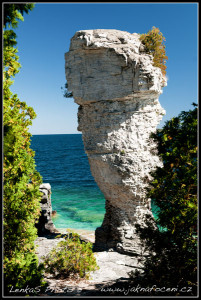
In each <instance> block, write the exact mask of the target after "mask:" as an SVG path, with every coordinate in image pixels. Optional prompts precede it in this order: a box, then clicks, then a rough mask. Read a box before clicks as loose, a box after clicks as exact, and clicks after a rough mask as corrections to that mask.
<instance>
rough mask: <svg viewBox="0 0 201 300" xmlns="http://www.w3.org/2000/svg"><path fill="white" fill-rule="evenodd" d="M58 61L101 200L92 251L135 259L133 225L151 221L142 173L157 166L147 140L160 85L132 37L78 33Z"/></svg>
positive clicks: (157, 113)
mask: <svg viewBox="0 0 201 300" xmlns="http://www.w3.org/2000/svg"><path fill="white" fill-rule="evenodd" d="M65 59H66V65H65V68H66V79H67V82H68V88H69V90H71V91H72V92H73V97H74V99H75V102H76V103H77V104H79V110H78V123H79V126H78V130H79V131H82V137H83V142H84V147H85V152H86V153H87V155H88V160H89V164H90V168H91V172H92V175H93V176H94V178H95V180H96V182H97V184H98V186H99V187H100V189H101V191H102V192H103V194H104V196H105V199H106V214H105V217H104V220H103V224H102V226H101V227H100V228H97V230H96V241H95V245H96V247H97V249H108V248H115V249H116V250H117V251H119V252H123V253H132V254H139V253H141V252H142V248H143V243H142V241H140V239H139V237H138V236H137V234H136V229H135V224H142V225H143V224H144V219H145V217H146V215H152V213H151V208H150V199H147V197H146V191H145V188H146V186H147V184H148V182H149V181H150V179H151V177H150V171H153V170H154V169H155V168H156V167H157V166H161V165H162V162H161V161H160V159H159V157H158V156H157V153H156V145H155V144H154V142H153V140H152V139H151V138H150V134H151V133H152V132H155V130H156V126H157V125H158V123H159V122H160V120H161V119H162V116H163V115H164V114H165V111H164V110H163V108H162V107H161V105H160V103H159V101H158V97H159V95H160V94H161V93H162V87H163V86H165V85H166V79H165V78H164V77H163V75H162V73H161V70H160V69H159V68H157V67H154V66H153V58H152V57H151V56H150V55H148V54H146V53H144V52H143V45H142V43H141V42H140V40H139V35H138V34H136V33H134V34H130V33H128V32H124V31H118V30H84V31H78V32H76V34H75V35H74V37H73V38H72V39H71V45H70V50H69V52H67V53H66V54H65Z"/></svg>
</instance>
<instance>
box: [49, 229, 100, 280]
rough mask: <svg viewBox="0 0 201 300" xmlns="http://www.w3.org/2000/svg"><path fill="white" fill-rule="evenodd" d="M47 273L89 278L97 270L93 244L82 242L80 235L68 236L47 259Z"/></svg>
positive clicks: (58, 275)
mask: <svg viewBox="0 0 201 300" xmlns="http://www.w3.org/2000/svg"><path fill="white" fill-rule="evenodd" d="M44 266H45V270H46V272H49V273H51V274H54V275H56V276H57V277H65V278H66V277H76V275H78V276H79V277H80V278H86V279H88V278H89V272H90V271H94V270H96V269H97V268H98V267H97V264H96V259H95V257H94V254H93V251H92V243H85V242H81V240H80V238H79V235H78V234H76V233H72V234H70V235H66V237H65V240H64V241H61V242H59V243H58V244H57V246H56V247H55V248H54V249H53V250H52V251H51V252H50V253H49V254H48V255H47V257H45V259H44Z"/></svg>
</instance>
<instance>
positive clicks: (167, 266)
mask: <svg viewBox="0 0 201 300" xmlns="http://www.w3.org/2000/svg"><path fill="white" fill-rule="evenodd" d="M193 105H194V106H195V108H194V109H193V110H190V111H187V112H185V111H183V112H181V113H180V114H179V116H178V117H175V118H173V119H171V120H170V121H168V122H166V124H165V126H164V127H163V129H162V130H160V131H157V133H156V134H154V135H153V139H154V140H155V141H156V142H157V144H158V152H159V155H160V157H161V159H162V160H163V164H164V166H163V168H157V170H156V171H155V172H153V173H152V176H153V181H152V182H151V184H150V187H149V189H148V197H150V198H151V199H152V201H154V203H155V205H156V206H157V207H158V208H159V213H158V218H157V220H156V223H157V225H158V227H159V228H160V227H163V228H165V230H162V231H161V230H160V231H159V230H156V229H155V228H154V226H153V225H152V224H151V222H150V221H149V220H147V226H148V227H147V228H146V229H142V228H139V227H138V232H139V234H140V235H141V238H143V239H144V240H145V241H146V247H147V249H149V251H150V252H151V253H152V255H150V257H149V258H148V259H147V260H146V263H145V276H144V277H143V282H144V283H145V282H149V284H151V283H153V284H156V285H158V286H161V287H162V286H166V287H173V286H178V287H179V288H182V287H187V286H190V287H192V292H191V294H189V293H188V295H195V294H196V286H197V107H196V106H197V105H196V104H194V103H193ZM178 295H184V293H181V294H178Z"/></svg>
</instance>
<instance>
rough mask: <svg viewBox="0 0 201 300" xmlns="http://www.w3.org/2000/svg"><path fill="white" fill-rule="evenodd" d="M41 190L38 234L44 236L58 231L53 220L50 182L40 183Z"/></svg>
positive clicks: (37, 225)
mask: <svg viewBox="0 0 201 300" xmlns="http://www.w3.org/2000/svg"><path fill="white" fill-rule="evenodd" d="M39 190H40V191H41V193H42V196H41V202H40V205H41V215H40V218H39V220H38V223H37V224H36V228H37V229H38V235H39V236H44V235H47V234H51V233H56V232H57V230H56V227H55V225H54V224H53V222H52V202H51V186H50V184H49V183H43V184H41V185H40V188H39Z"/></svg>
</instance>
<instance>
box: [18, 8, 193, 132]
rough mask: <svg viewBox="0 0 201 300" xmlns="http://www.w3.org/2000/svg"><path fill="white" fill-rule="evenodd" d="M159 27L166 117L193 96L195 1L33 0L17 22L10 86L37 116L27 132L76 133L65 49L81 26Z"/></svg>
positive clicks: (140, 30)
mask: <svg viewBox="0 0 201 300" xmlns="http://www.w3.org/2000/svg"><path fill="white" fill-rule="evenodd" d="M152 26H155V27H158V28H159V29H160V31H161V32H162V33H163V35H164V36H165V38H166V43H165V44H166V53H167V56H168V61H167V77H168V85H167V87H165V88H164V89H163V94H162V95H160V97H159V101H160V103H161V105H162V107H163V108H164V109H165V110H166V116H164V117H163V120H162V121H161V123H160V126H159V127H160V128H161V127H162V126H163V125H164V122H165V121H166V120H169V119H170V118H172V117H173V116H176V115H178V114H179V113H180V112H181V111H182V110H189V109H191V108H192V105H191V103H192V102H197V94H198V91H197V89H198V88H197V77H198V74H197V72H198V58H197V54H198V4H197V3H192V2H189V3H161V4H160V3H115V2H113V3H37V4H36V5H35V8H34V9H33V11H31V12H30V13H29V15H25V16H24V22H21V21H20V22H19V26H18V28H17V29H16V30H15V32H16V33H17V41H18V50H19V53H18V55H19V57H20V63H21V65H22V68H21V70H20V73H18V74H17V75H16V77H15V82H14V85H13V86H12V91H13V92H15V93H17V94H18V96H19V98H20V100H21V101H26V102H27V104H28V105H30V106H32V107H33V108H34V109H35V111H36V113H37V118H36V119H35V120H34V121H33V125H32V126H31V127H30V132H31V133H32V134H66V133H78V131H77V110H78V105H77V104H75V103H74V100H73V99H66V98H64V97H63V95H62V90H61V87H62V86H64V84H65V82H66V79H65V68H64V65H65V61H64V53H65V52H67V51H68V50H69V45H70V39H71V38H72V37H73V35H74V34H75V32H76V31H78V30H83V29H85V30H86V29H117V30H122V31H128V32H130V33H133V32H137V33H146V32H148V31H149V30H150V29H151V28H152Z"/></svg>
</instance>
